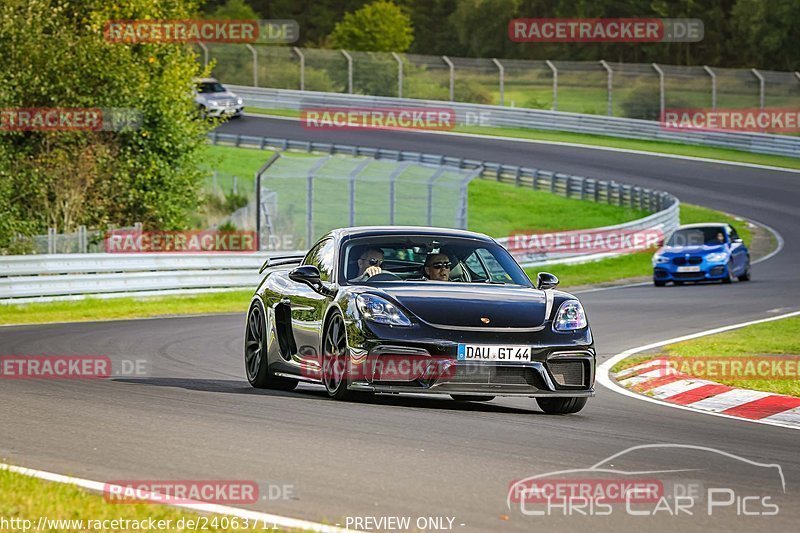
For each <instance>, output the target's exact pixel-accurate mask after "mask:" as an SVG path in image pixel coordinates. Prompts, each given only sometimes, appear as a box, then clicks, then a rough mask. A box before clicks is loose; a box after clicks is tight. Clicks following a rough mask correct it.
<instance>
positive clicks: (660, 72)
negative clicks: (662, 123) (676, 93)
mask: <svg viewBox="0 0 800 533" xmlns="http://www.w3.org/2000/svg"><path fill="white" fill-rule="evenodd" d="M653 69H655V71H656V72H658V108H659V109H660V113H659V115H658V117H659V120H660V119H661V117H663V116H664V71H663V70H661V67H659V66H658V65H657V64H656V63H653Z"/></svg>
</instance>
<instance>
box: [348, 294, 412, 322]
mask: <svg viewBox="0 0 800 533" xmlns="http://www.w3.org/2000/svg"><path fill="white" fill-rule="evenodd" d="M356 306H357V307H358V310H359V311H361V314H362V315H363V316H364V318H365V319H367V320H371V321H372V322H376V323H378V324H386V325H387V326H410V325H411V321H410V320H409V319H408V317H407V316H406V315H404V314H403V312H402V311H400V310H399V309H398V308H397V306H396V305H394V304H393V303H392V302H389V301H387V300H385V299H383V298H381V297H380V296H375V295H374V294H359V295H358V296H356Z"/></svg>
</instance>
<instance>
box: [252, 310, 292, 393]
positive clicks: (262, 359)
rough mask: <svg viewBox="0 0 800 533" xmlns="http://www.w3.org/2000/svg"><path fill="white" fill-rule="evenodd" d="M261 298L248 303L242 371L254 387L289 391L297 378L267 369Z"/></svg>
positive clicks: (265, 328)
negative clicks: (275, 374)
mask: <svg viewBox="0 0 800 533" xmlns="http://www.w3.org/2000/svg"><path fill="white" fill-rule="evenodd" d="M266 322H267V321H266V317H265V313H264V306H263V304H262V303H261V300H256V301H254V302H253V303H252V304H251V305H250V310H249V311H248V312H247V325H246V326H245V333H244V371H245V374H246V375H247V381H248V382H250V385H252V386H253V387H254V388H256V389H273V390H283V391H290V390H293V389H294V388H295V387H297V380H294V379H286V378H279V377H276V376H273V375H272V373H271V372H270V371H269V364H268V361H267V323H266Z"/></svg>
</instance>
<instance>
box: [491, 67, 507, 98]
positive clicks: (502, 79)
mask: <svg viewBox="0 0 800 533" xmlns="http://www.w3.org/2000/svg"><path fill="white" fill-rule="evenodd" d="M492 62H493V63H494V64H495V66H496V67H497V71H498V72H499V74H500V105H501V106H502V105H505V73H506V69H504V68H503V65H502V63H500V62H499V61H498V60H497V59H495V58H492Z"/></svg>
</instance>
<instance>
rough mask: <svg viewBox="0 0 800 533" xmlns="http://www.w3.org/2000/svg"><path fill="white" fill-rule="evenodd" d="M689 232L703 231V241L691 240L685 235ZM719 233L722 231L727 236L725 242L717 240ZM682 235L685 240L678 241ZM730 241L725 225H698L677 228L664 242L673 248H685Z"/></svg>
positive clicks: (716, 244)
mask: <svg viewBox="0 0 800 533" xmlns="http://www.w3.org/2000/svg"><path fill="white" fill-rule="evenodd" d="M689 232H694V233H696V232H702V233H703V242H689V239H687V238H686V237H685V235H686V234H688V233H689ZM717 233H722V234H723V235H724V236H725V240H724V241H723V242H719V241H718V240H717ZM681 237H682V238H683V241H684V242H677V243H676V242H675V241H676V239H677V240H679V239H680V238H681ZM728 241H729V239H728V232H727V231H725V227H724V226H697V227H693V228H678V229H676V230H675V231H674V232H673V233H672V235H670V236H669V239H667V242H665V243H664V246H667V247H671V248H683V247H686V246H718V245H722V244H726V243H727V242H728Z"/></svg>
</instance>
